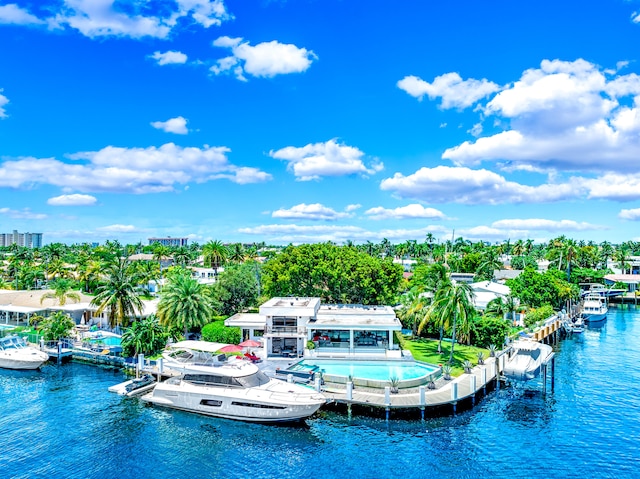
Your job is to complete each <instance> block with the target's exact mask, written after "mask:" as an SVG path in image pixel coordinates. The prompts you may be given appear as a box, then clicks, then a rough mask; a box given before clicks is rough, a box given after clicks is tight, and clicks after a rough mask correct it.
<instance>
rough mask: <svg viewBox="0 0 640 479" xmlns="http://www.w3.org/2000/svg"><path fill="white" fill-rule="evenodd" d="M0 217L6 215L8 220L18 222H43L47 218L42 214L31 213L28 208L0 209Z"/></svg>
mask: <svg viewBox="0 0 640 479" xmlns="http://www.w3.org/2000/svg"><path fill="white" fill-rule="evenodd" d="M0 215H7V216H8V217H9V218H12V219H18V220H44V219H47V218H48V216H47V215H45V214H44V213H33V212H32V211H31V210H30V209H29V208H23V209H22V210H13V209H11V208H6V207H5V208H0Z"/></svg>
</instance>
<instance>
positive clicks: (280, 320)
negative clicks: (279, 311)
mask: <svg viewBox="0 0 640 479" xmlns="http://www.w3.org/2000/svg"><path fill="white" fill-rule="evenodd" d="M271 324H272V325H273V327H276V328H281V327H284V328H295V327H296V326H298V318H288V317H286V316H274V317H273V320H272V322H271Z"/></svg>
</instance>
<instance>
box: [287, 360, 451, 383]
mask: <svg viewBox="0 0 640 479" xmlns="http://www.w3.org/2000/svg"><path fill="white" fill-rule="evenodd" d="M289 369H290V370H293V371H310V370H311V371H314V372H315V371H321V372H322V373H323V374H328V375H331V376H343V377H348V376H352V377H354V378H360V379H369V380H373V381H388V380H389V378H392V377H397V378H398V379H399V380H400V381H408V380H411V379H418V378H422V377H425V376H428V375H429V374H432V373H434V372H436V371H437V370H438V368H437V367H436V366H429V365H428V364H422V363H416V362H413V361H344V360H333V359H326V360H322V359H305V360H303V361H300V362H299V363H296V364H294V365H293V366H291V368H289Z"/></svg>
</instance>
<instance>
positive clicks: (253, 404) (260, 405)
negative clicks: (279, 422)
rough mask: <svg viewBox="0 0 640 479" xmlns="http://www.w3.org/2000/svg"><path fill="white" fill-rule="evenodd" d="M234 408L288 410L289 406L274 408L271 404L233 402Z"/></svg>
mask: <svg viewBox="0 0 640 479" xmlns="http://www.w3.org/2000/svg"><path fill="white" fill-rule="evenodd" d="M231 405H232V406H244V407H255V408H260V409H287V406H272V405H271V404H257V403H252V402H240V401H233V402H232V403H231Z"/></svg>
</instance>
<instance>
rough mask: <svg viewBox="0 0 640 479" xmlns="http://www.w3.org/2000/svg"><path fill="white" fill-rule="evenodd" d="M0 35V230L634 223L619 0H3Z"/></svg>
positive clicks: (278, 240)
mask: <svg viewBox="0 0 640 479" xmlns="http://www.w3.org/2000/svg"><path fill="white" fill-rule="evenodd" d="M0 44H1V45H2V48H0V228H1V229H2V230H3V232H9V231H12V230H14V229H17V230H19V231H29V232H43V233H44V241H45V243H48V242H55V241H61V242H67V243H74V242H93V241H98V242H103V241H104V240H106V239H118V240H120V241H122V242H126V243H137V242H138V241H142V242H145V243H146V240H147V238H149V237H151V236H187V237H189V238H191V239H192V240H193V241H198V242H200V243H202V242H205V241H207V240H210V239H218V240H221V241H224V242H235V241H242V242H254V241H265V242H267V243H269V244H287V243H301V242H316V241H326V240H332V241H335V242H337V243H343V242H345V241H347V240H352V241H354V242H356V243H363V242H366V241H367V240H369V241H373V242H380V241H381V240H382V239H383V238H387V239H389V240H390V241H392V242H394V243H398V242H403V241H406V240H409V239H414V240H418V241H424V238H425V235H426V234H428V233H432V234H433V235H434V236H435V237H436V238H439V239H449V238H451V237H452V235H455V237H458V236H463V237H464V238H465V239H470V240H474V241H475V240H486V241H491V242H495V241H503V240H506V239H511V240H517V239H519V238H533V239H535V240H537V241H545V240H548V239H549V238H553V237H556V236H559V235H561V234H564V235H567V236H569V237H572V238H576V239H585V240H590V239H592V240H595V241H597V242H601V241H604V240H608V241H611V242H614V243H616V242H622V241H626V240H631V239H635V240H640V234H639V233H638V228H637V227H638V221H640V110H639V109H640V76H639V74H638V73H639V72H640V63H639V61H640V50H638V45H639V44H640V2H639V1H631V0H627V1H623V0H607V1H604V0H602V1H597V0H594V1H590V2H575V1H571V0H567V1H563V2H557V1H554V2H551V1H546V0H540V1H538V2H535V3H531V2H513V1H501V0H498V1H494V2H489V3H487V2H475V1H470V0H469V1H459V0H450V1H446V2H445V1H441V2H437V1H411V0H406V1H399V2H388V1H386V2H383V1H378V0H368V1H367V2H361V1H346V0H342V1H339V0H317V1H315V0H290V1H277V0H274V1H267V0H264V1H252V0H225V1H221V0H171V1H169V0H152V1H145V0H136V1H126V2H124V1H113V0H40V1H33V0H10V1H8V2H7V1H0ZM454 231H455V233H454Z"/></svg>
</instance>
